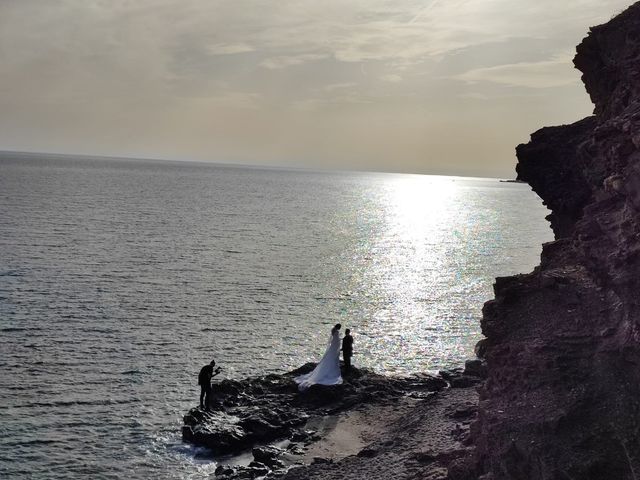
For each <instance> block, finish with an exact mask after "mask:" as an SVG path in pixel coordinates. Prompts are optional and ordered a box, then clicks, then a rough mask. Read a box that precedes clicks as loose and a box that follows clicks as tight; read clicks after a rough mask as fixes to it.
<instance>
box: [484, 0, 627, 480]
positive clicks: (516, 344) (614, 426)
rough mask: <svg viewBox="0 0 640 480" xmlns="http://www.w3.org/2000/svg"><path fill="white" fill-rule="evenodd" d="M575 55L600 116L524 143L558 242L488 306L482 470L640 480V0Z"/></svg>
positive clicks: (497, 478) (526, 168) (531, 478)
mask: <svg viewBox="0 0 640 480" xmlns="http://www.w3.org/2000/svg"><path fill="white" fill-rule="evenodd" d="M577 52H578V53H577V55H576V57H575V60H574V63H575V65H576V67H577V68H578V69H580V70H581V71H582V72H583V77H582V78H583V81H584V82H585V85H586V88H587V91H588V92H589V94H590V96H591V99H592V100H593V102H594V104H595V115H594V116H592V117H588V118H585V119H583V120H581V121H579V122H576V123H574V124H572V125H567V126H561V127H551V128H543V129H542V130H540V131H538V132H536V133H534V134H533V135H532V137H531V142H530V143H528V144H526V145H520V146H519V147H518V148H517V156H518V160H519V163H518V166H517V172H518V178H519V179H521V180H524V181H526V182H528V183H529V184H530V185H531V186H532V188H533V190H534V191H536V192H537V193H538V194H539V195H540V197H541V198H542V199H543V201H544V202H545V204H546V205H547V206H548V207H549V208H550V209H551V210H552V214H551V215H550V216H549V220H550V221H551V226H552V228H553V231H554V234H555V238H556V240H555V241H554V242H551V243H549V244H546V245H545V246H544V247H543V252H542V259H541V265H540V266H539V267H537V268H536V269H535V270H534V271H533V272H532V273H530V274H527V275H518V276H515V277H509V278H499V279H497V281H496V284H495V294H496V298H495V300H492V301H490V302H487V304H486V305H485V306H484V309H483V320H482V329H483V333H484V334H485V335H486V336H487V340H486V359H487V363H488V368H489V377H488V380H487V382H486V384H485V386H484V387H483V389H482V391H481V401H480V408H479V417H478V418H479V420H478V422H477V423H476V424H475V426H474V430H473V431H474V438H475V442H476V445H477V453H478V472H476V475H477V476H478V477H479V478H482V479H487V480H488V479H491V480H501V479H523V480H524V479H527V480H537V479H540V480H542V479H546V480H551V479H554V480H555V479H567V480H568V479H573V480H578V479H593V480H596V479H598V480H605V479H612V480H614V479H635V478H638V477H639V476H640V3H638V4H635V5H633V6H632V7H630V8H629V9H627V10H626V11H624V12H623V13H621V14H620V15H619V16H617V17H616V18H614V19H613V20H611V21H610V22H609V23H607V24H605V25H602V26H599V27H595V28H593V29H591V31H590V33H589V35H588V36H587V38H585V39H584V40H583V42H582V43H581V45H580V46H578V49H577Z"/></svg>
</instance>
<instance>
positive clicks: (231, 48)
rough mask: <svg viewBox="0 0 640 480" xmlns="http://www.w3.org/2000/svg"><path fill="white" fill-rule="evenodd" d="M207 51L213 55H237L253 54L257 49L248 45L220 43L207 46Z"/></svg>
mask: <svg viewBox="0 0 640 480" xmlns="http://www.w3.org/2000/svg"><path fill="white" fill-rule="evenodd" d="M206 50H207V51H208V52H209V53H210V54H211V55H235V54H237V53H247V52H253V51H254V50H255V49H254V48H253V47H251V46H249V45H247V44H246V43H233V44H229V43H219V44H216V45H209V46H207V48H206Z"/></svg>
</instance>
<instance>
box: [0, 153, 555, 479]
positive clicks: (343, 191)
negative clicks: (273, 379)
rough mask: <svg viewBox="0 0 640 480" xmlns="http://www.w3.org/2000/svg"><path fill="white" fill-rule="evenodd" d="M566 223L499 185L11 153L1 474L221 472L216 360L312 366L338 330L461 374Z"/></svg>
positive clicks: (518, 189) (362, 343)
mask: <svg viewBox="0 0 640 480" xmlns="http://www.w3.org/2000/svg"><path fill="white" fill-rule="evenodd" d="M546 214H547V211H546V209H545V208H544V207H543V206H542V204H541V201H540V200H539V199H538V198H537V197H536V196H535V194H533V193H532V192H531V191H530V189H529V187H528V186H527V185H522V184H514V183H500V182H498V181H497V180H495V179H465V178H453V177H435V176H420V175H395V174H372V173H371V174H369V173H319V172H305V171H284V170H277V169H271V170H270V169H256V168H240V167H227V166H216V165H207V164H196V163H179V162H174V163H170V162H151V161H118V160H98V159H90V160H83V159H77V158H62V157H57V158H50V157H39V156H37V155H32V156H27V157H24V156H20V157H14V156H11V155H7V154H5V155H4V156H3V157H1V158H0V418H1V423H0V433H1V435H0V476H2V477H3V478H60V479H63V478H64V479H67V478H80V477H82V478H84V477H90V478H194V479H195V478H207V477H208V475H210V474H211V473H212V472H213V470H214V469H215V461H214V460H213V459H211V458H210V457H208V455H207V453H206V451H205V450H202V449H196V448H193V447H191V446H189V445H185V444H183V443H182V442H181V440H180V426H181V417H182V415H183V413H184V412H185V411H186V410H188V408H190V407H191V406H194V405H195V404H196V403H197V396H198V393H199V389H198V387H197V378H196V377H197V373H198V371H199V369H200V367H201V366H202V365H204V364H206V363H208V362H209V361H210V359H211V358H215V359H216V361H217V362H218V364H219V365H221V366H222V367H223V377H229V378H242V377H244V376H247V375H252V374H263V373H266V372H282V371H285V370H288V369H292V368H295V367H297V366H299V365H301V364H303V363H304V362H306V361H309V360H313V359H317V358H318V357H319V356H320V355H321V354H322V352H323V350H324V347H325V343H326V341H327V339H328V335H329V330H330V328H331V326H333V324H335V323H338V322H340V323H342V324H343V326H344V327H348V328H351V329H352V331H353V332H354V338H355V355H354V359H353V361H354V364H355V365H357V366H366V367H368V368H372V369H374V370H376V371H379V372H383V373H390V374H391V373H394V374H395V373H400V374H402V373H411V372H415V371H424V370H437V369H440V368H447V367H453V366H458V365H460V364H461V363H462V362H463V361H464V360H465V359H466V358H469V357H472V356H473V346H474V344H475V343H476V342H477V340H478V339H479V338H481V335H480V327H479V320H480V316H481V307H482V304H483V302H485V301H486V300H488V299H490V298H491V297H492V283H493V278H494V277H495V276H504V275H510V274H514V273H519V272H528V271H530V270H531V269H532V268H533V267H534V266H535V265H536V264H537V263H538V261H539V255H540V251H541V244H542V243H543V242H545V241H549V240H551V238H552V235H551V231H550V230H549V227H548V224H547V222H546V221H545V220H544V217H545V215H546ZM344 327H343V328H344Z"/></svg>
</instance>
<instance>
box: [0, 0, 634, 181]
mask: <svg viewBox="0 0 640 480" xmlns="http://www.w3.org/2000/svg"><path fill="white" fill-rule="evenodd" d="M631 3H632V2H630V1H628V0H564V1H557V0H536V1H532V0H422V1H419V0H322V1H320V0H316V1H307V0H299V1H288V0H269V1H258V0H250V1H249V0H248V1H243V0H229V1H216V0H0V150H29V151H55V152H71V153H73V152H77V153H93V154H107V155H122V156H138V157H152V158H153V157H155V158H176V159H197V160H211V161H216V162H240V163H249V164H260V163H266V164H276V165H304V166H313V167H318V166H326V167H329V168H334V167H343V168H355V169H366V170H386V171H406V172H420V173H422V172H424V173H445V174H459V175H476V176H501V177H512V176H513V175H514V174H513V169H514V164H515V155H514V147H515V146H516V144H518V143H520V142H523V141H527V140H528V137H529V134H530V133H531V132H532V131H534V130H536V129H538V128H540V127H542V126H545V125H553V124H561V123H568V122H572V121H575V120H577V119H579V118H581V117H583V116H585V115H588V114H589V113H590V112H591V111H592V106H591V104H590V102H589V99H588V97H587V95H586V93H585V92H584V88H583V87H582V85H581V83H580V78H579V72H577V71H576V70H574V69H573V66H572V63H571V59H572V57H573V54H574V50H575V45H576V44H577V43H579V42H580V40H581V39H582V38H583V37H584V36H585V35H586V33H587V30H588V27H589V26H590V25H595V24H599V23H603V22H606V21H607V20H609V19H610V18H611V17H612V16H614V15H615V14H616V13H618V12H620V11H621V10H622V9H624V8H625V7H626V6H628V5H630V4H631Z"/></svg>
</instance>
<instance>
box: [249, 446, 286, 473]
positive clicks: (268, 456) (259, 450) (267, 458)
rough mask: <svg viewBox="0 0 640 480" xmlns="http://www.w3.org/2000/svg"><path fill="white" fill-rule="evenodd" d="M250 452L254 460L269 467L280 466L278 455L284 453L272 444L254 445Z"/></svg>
mask: <svg viewBox="0 0 640 480" xmlns="http://www.w3.org/2000/svg"><path fill="white" fill-rule="evenodd" d="M251 453H252V454H253V458H254V460H255V461H256V462H260V463H262V464H264V465H266V466H268V467H270V468H276V467H280V466H282V462H280V461H279V460H278V457H279V456H280V455H282V454H283V453H284V450H282V449H280V448H277V447H272V446H266V447H255V448H254V449H253V450H252V452H251Z"/></svg>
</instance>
